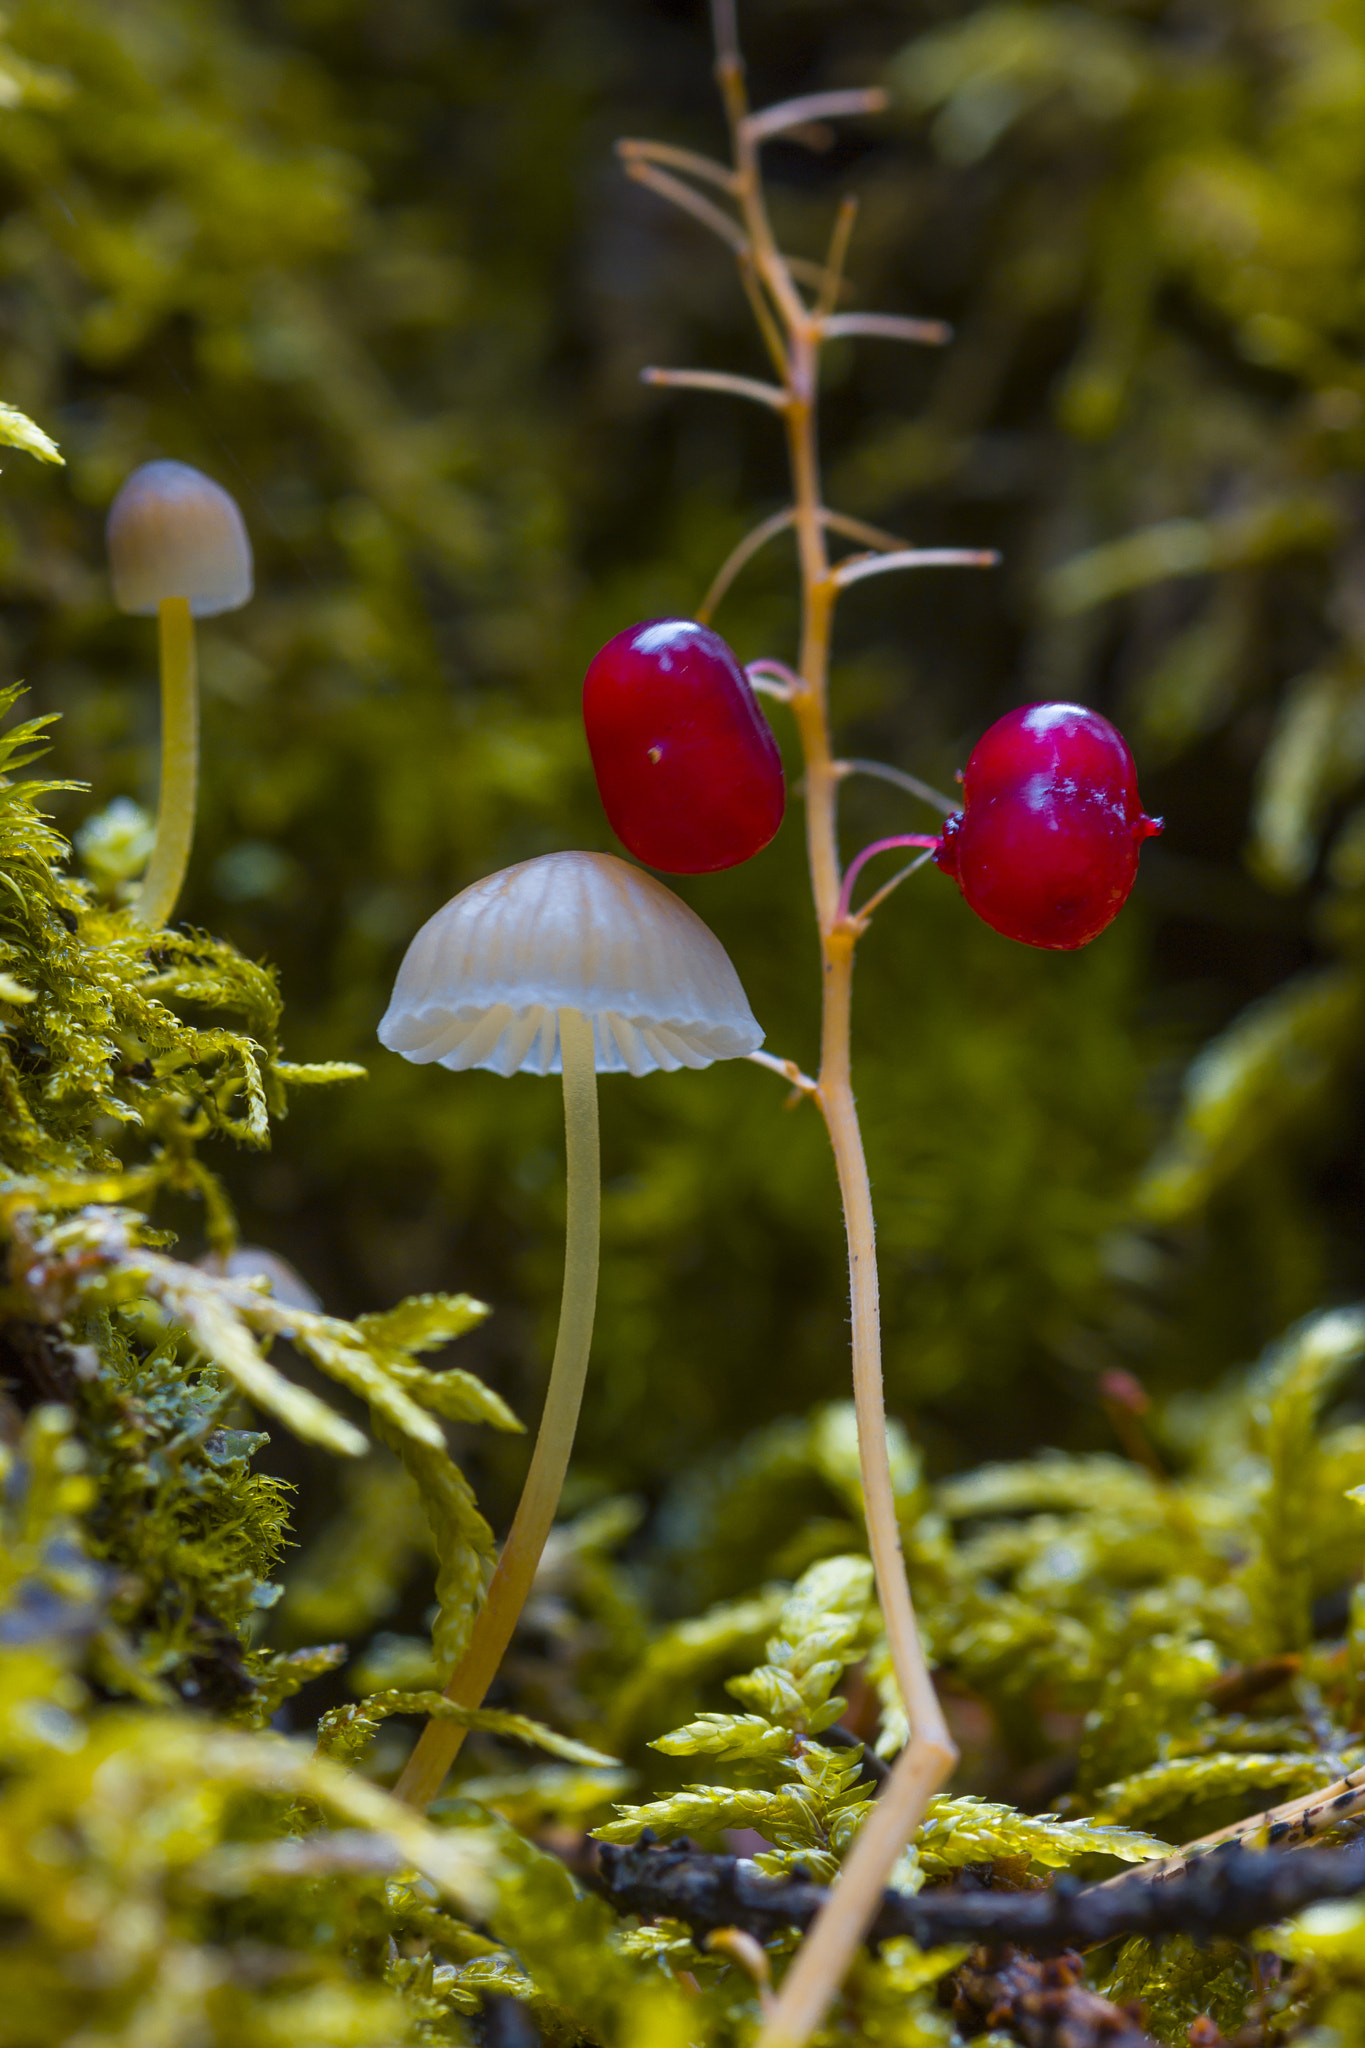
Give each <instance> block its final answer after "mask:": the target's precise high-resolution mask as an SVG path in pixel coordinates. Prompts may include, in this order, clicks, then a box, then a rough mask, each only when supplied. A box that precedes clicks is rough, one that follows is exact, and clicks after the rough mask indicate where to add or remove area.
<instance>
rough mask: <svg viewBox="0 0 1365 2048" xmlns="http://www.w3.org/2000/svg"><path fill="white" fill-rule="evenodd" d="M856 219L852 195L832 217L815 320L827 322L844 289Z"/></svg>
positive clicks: (844, 199) (854, 200)
mask: <svg viewBox="0 0 1365 2048" xmlns="http://www.w3.org/2000/svg"><path fill="white" fill-rule="evenodd" d="M857 218H858V202H857V200H856V198H855V197H854V196H853V194H852V193H849V194H847V195H846V197H845V198H843V199H841V200H840V202H839V211H838V213H836V215H835V216H834V230H833V233H832V234H831V235H830V238H829V249H828V251H827V253H826V256H825V281H824V283H823V284H822V285H821V287H820V296H819V298H818V299H817V300H816V302H815V317H816V319H817V320H827V319H828V318H829V316H830V315H831V314H832V313H833V311H834V308H835V307H836V306H837V305H838V303H839V294H840V292H841V291H842V290H843V288H844V264H845V261H846V260H847V257H848V245H849V243H850V241H851V240H852V238H853V224H854V222H855V221H856V220H857Z"/></svg>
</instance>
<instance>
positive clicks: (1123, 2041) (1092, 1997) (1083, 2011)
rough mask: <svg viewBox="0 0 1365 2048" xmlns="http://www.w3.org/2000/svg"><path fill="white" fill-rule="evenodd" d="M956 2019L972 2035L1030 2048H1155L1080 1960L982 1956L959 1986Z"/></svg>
mask: <svg viewBox="0 0 1365 2048" xmlns="http://www.w3.org/2000/svg"><path fill="white" fill-rule="evenodd" d="M952 1991H953V2017H954V2019H955V2020H956V2021H957V2022H958V2024H959V2026H961V2027H962V2029H963V2031H964V2032H965V2033H968V2034H979V2033H981V2032H982V2031H983V2030H987V2029H988V2030H990V2031H991V2032H995V2033H1007V2034H1012V2035H1013V2037H1014V2039H1015V2040H1016V2041H1022V2042H1023V2043H1024V2044H1025V2048H1155V2043H1154V2042H1153V2039H1152V2036H1151V2035H1150V2034H1148V2033H1144V2031H1143V2029H1142V2027H1141V2026H1140V2025H1139V2024H1138V2022H1137V2020H1136V2019H1135V2018H1134V2016H1133V2014H1132V2013H1131V2012H1126V2011H1125V2010H1124V2008H1123V2007H1122V2006H1121V2005H1113V2004H1111V2003H1110V2001H1109V2000H1108V1999H1107V1998H1101V1997H1100V1995H1099V1993H1098V1992H1097V1991H1091V1990H1090V1989H1089V1987H1088V1986H1087V1985H1086V1984H1085V1983H1084V1982H1083V1981H1082V1977H1081V1959H1080V1957H1079V1956H1078V1955H1073V1954H1068V1955H1061V1956H1053V1957H1052V1958H1051V1959H1050V1960H1049V1961H1047V1962H1045V1963H1040V1962H1037V1961H1035V1959H1034V1958H1033V1957H1032V1956H1022V1955H1019V1954H1017V1953H1016V1952H1015V1951H1014V1950H1012V1949H1007V1950H1006V1951H1005V1952H1004V1954H1003V1955H1002V1954H1000V1953H998V1952H997V1953H996V1954H991V1953H989V1952H988V1951H987V1950H985V1949H974V1950H973V1951H972V1953H971V1955H970V1956H968V1958H967V1960H966V1962H965V1963H963V1964H961V1965H960V1967H959V1968H958V1969H957V1970H955V1971H954V1973H953V1978H952Z"/></svg>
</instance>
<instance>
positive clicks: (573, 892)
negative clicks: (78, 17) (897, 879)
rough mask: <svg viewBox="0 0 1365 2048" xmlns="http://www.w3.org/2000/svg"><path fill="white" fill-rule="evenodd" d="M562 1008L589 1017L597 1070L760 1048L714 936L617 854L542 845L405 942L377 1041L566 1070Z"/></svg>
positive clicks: (697, 1060) (393, 1047)
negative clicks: (543, 850)
mask: <svg viewBox="0 0 1365 2048" xmlns="http://www.w3.org/2000/svg"><path fill="white" fill-rule="evenodd" d="M560 1010H577V1011H579V1012H580V1013H581V1014H582V1015H583V1016H584V1017H586V1018H588V1019H589V1020H590V1022H591V1024H592V1027H593V1045H594V1050H595V1053H596V1066H597V1071H598V1073H599V1074H619V1073H631V1074H649V1073H653V1072H654V1070H655V1069H656V1068H659V1067H662V1068H663V1069H664V1070H665V1071H666V1072H669V1073H671V1072H672V1071H673V1070H674V1069H675V1068H677V1067H709V1066H710V1064H711V1062H712V1061H713V1060H730V1059H738V1058H740V1057H741V1056H742V1055H743V1054H745V1053H750V1052H755V1051H757V1049H758V1047H759V1046H760V1045H761V1044H762V1043H763V1033H762V1032H761V1031H760V1030H759V1027H758V1024H757V1022H756V1020H755V1018H754V1014H753V1012H752V1010H751V1009H750V1008H749V1004H748V999H747V998H746V996H745V994H744V990H743V989H742V988H741V987H740V982H739V976H738V975H737V974H736V973H735V970H734V968H733V967H732V966H731V964H730V958H729V955H728V954H727V953H726V951H725V948H724V947H723V946H722V945H721V943H720V941H719V939H717V938H716V937H715V936H714V934H713V933H712V932H710V931H709V930H708V929H707V927H706V926H705V925H704V924H703V923H702V921H701V919H700V918H699V917H698V916H697V915H696V914H695V912H693V911H691V910H689V909H688V907H687V905H686V904H685V903H683V902H682V901H681V900H680V899H679V898H678V897H677V896H675V895H674V894H673V891H672V890H671V889H665V887H664V885H663V883H662V882H656V881H655V879H654V877H653V875H647V874H645V873H644V871H643V870H642V869H640V868H636V867H632V866H631V865H630V864H629V862H628V861H624V860H618V859H617V858H616V856H615V855H614V854H610V853H547V854H542V855H541V857H540V858H539V859H538V860H524V861H521V862H520V863H519V864H518V865H517V866H516V867H514V868H504V869H502V870H501V872H500V873H498V874H496V875H488V876H486V877H485V878H484V880H483V881H481V882H475V883H474V885H473V887H472V888H469V889H466V890H464V891H463V892H462V893H461V894H460V895H459V896H456V897H454V898H453V899H452V900H451V901H450V902H449V903H447V904H446V906H445V908H444V910H438V911H437V913H436V915H435V917H432V918H429V919H428V920H427V922H426V923H425V924H424V925H423V926H422V929H421V931H419V932H418V934H417V936H416V938H415V939H414V940H413V942H412V944H411V945H410V946H409V947H408V950H407V953H406V955H405V957H404V960H403V964H402V966H401V967H400V968H399V970H398V980H397V982H396V983H395V985H394V991H393V1000H392V1002H391V1003H390V1004H389V1007H388V1009H387V1011H386V1012H385V1014H384V1019H383V1022H382V1023H381V1024H380V1026H379V1037H380V1041H381V1043H382V1044H384V1045H386V1046H388V1048H389V1050H390V1051H391V1052H400V1053H402V1055H403V1057H404V1059H409V1060H415V1061H417V1062H418V1063H419V1064H425V1063H426V1062H427V1061H430V1060H439V1061H440V1063H441V1065H442V1066H443V1067H454V1068H457V1069H459V1068H463V1067H488V1068H490V1069H491V1070H492V1072H493V1073H495V1074H557V1073H558V1072H559V1071H560V1049H559V1017H558V1012H559V1011H560Z"/></svg>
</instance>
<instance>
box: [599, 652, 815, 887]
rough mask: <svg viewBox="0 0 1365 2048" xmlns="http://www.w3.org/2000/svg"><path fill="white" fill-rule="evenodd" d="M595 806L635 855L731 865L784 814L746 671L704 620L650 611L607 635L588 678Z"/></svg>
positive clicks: (701, 867)
mask: <svg viewBox="0 0 1365 2048" xmlns="http://www.w3.org/2000/svg"><path fill="white" fill-rule="evenodd" d="M583 723H584V725H585V726H586V728H587V734H588V750H589V752H590V753H591V755H592V765H593V768H594V769H595V771H596V774H597V787H598V790H599V791H600V793H601V797H602V805H603V808H604V810H605V811H606V814H607V816H608V818H609V819H610V820H611V825H612V830H613V831H614V832H615V833H616V834H617V836H618V837H619V838H620V839H621V840H622V841H623V842H624V843H625V845H626V846H627V847H628V848H629V849H630V851H631V852H632V853H633V854H634V855H635V857H636V859H637V860H642V861H644V862H646V863H647V865H648V866H650V867H652V868H663V869H664V871H665V872H666V873H668V874H672V875H702V874H709V873H710V872H711V871H712V870H713V869H715V868H732V867H734V866H735V865H736V864H737V863H738V862H739V861H742V860H748V859H749V858H750V856H751V855H752V854H755V853H758V852H759V851H760V850H761V849H762V848H763V847H765V846H766V845H767V844H768V841H769V840H770V839H771V838H772V836H773V834H774V833H775V832H776V830H777V828H778V826H779V825H780V824H781V823H782V811H783V806H784V805H785V803H786V786H785V784H784V782H783V777H782V756H781V755H780V754H779V753H778V750H777V742H776V740H775V739H774V738H773V736H772V733H771V731H770V730H769V727H768V721H767V720H766V719H765V718H764V716H763V713H762V712H761V711H760V710H759V708H758V700H757V698H756V697H755V696H754V692H753V688H752V686H751V685H750V682H749V679H748V677H747V676H746V675H745V673H744V671H743V669H742V668H741V667H740V665H739V663H738V661H737V660H736V659H735V656H734V655H733V654H732V653H731V651H730V649H729V648H728V647H727V646H726V644H725V642H724V641H723V640H722V639H721V637H720V635H719V633H713V632H712V631H711V629H710V627H709V626H699V625H698V624H697V623H696V621H695V620H694V619H646V620H645V621H644V623H643V624H642V625H639V626H631V627H630V628H629V629H628V630H627V631H626V632H624V633H618V634H617V635H616V638H615V639H614V640H608V642H607V644H606V646H605V647H604V648H603V649H602V651H601V653H600V654H597V655H595V656H594V657H593V661H592V664H591V666H590V668H589V669H588V673H587V677H586V679H585V681H584V684H583Z"/></svg>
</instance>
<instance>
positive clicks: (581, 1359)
mask: <svg viewBox="0 0 1365 2048" xmlns="http://www.w3.org/2000/svg"><path fill="white" fill-rule="evenodd" d="M559 1044H560V1055H561V1060H562V1064H563V1070H564V1148H565V1153H566V1157H567V1168H568V1173H567V1179H568V1221H567V1228H566V1232H565V1241H564V1292H563V1295H562V1296H561V1299H560V1308H559V1335H558V1337H557V1338H556V1340H555V1355H554V1362H553V1364H552V1365H551V1367H550V1384H549V1386H548V1387H547V1388H546V1391H545V1407H544V1410H543V1412H542V1414H541V1418H540V1430H539V1433H538V1435H537V1437H536V1447H535V1450H534V1452H533V1453H532V1456H531V1469H530V1471H529V1472H528V1473H527V1475H526V1484H525V1486H524V1487H523V1488H522V1495H521V1500H520V1502H519V1504H518V1507H517V1512H516V1515H515V1516H514V1518H513V1521H512V1527H511V1531H510V1533H509V1535H508V1538H507V1541H506V1543H505V1544H504V1545H503V1551H502V1556H501V1557H500V1558H499V1560H498V1568H497V1570H496V1571H495V1572H494V1574H493V1579H492V1583H491V1584H490V1586H489V1588H488V1598H487V1599H486V1600H485V1601H484V1604H483V1606H482V1608H481V1609H480V1610H479V1617H478V1620H477V1621H476V1622H475V1624H474V1631H473V1634H472V1635H471V1636H470V1639H469V1648H468V1649H467V1650H466V1651H465V1653H464V1656H463V1657H462V1658H461V1659H460V1662H459V1663H458V1665H457V1666H456V1667H455V1670H454V1672H453V1673H452V1675H451V1678H450V1681H449V1683H448V1684H447V1686H446V1689H445V1690H446V1698H447V1699H449V1700H454V1701H455V1702H456V1704H457V1705H458V1706H462V1707H478V1706H481V1705H482V1704H483V1698H484V1694H485V1693H486V1692H487V1691H488V1688H489V1686H490V1685H491V1684H492V1682H493V1679H494V1677H495V1676H496V1674H497V1669H498V1666H499V1664H501V1662H502V1658H503V1652H504V1651H505V1650H506V1648H507V1645H508V1643H509V1642H510V1641H511V1639H512V1631H513V1630H514V1629H515V1627H516V1625H517V1617H518V1616H519V1615H520V1613H521V1610H522V1608H523V1607H524V1606H525V1604H526V1596H527V1594H528V1593H529V1592H530V1590H531V1582H532V1580H533V1579H534V1578H535V1575H536V1566H537V1565H538V1564H539V1563H540V1554H541V1552H542V1551H543V1550H544V1548H545V1539H546V1537H547V1536H548V1535H549V1533H550V1530H551V1527H552V1526H553V1523H554V1518H555V1510H556V1508H557V1507H558V1506H559V1496H560V1494H561V1492H562V1491H563V1487H564V1475H565V1473H566V1472H567V1470H568V1466H569V1453H570V1451H571V1450H572V1448H573V1440H574V1431H575V1430H576V1428H577V1427H578V1411H579V1407H580V1405H581V1403H582V1399H583V1383H584V1380H585V1379H586V1377H587V1371H588V1351H589V1348H590V1346H591V1344H592V1324H593V1314H594V1311H595V1309H596V1306H597V1258H598V1247H599V1243H600V1239H601V1220H602V1180H601V1154H600V1149H599V1146H598V1137H597V1067H596V1057H595V1053H594V1048H593V1027H592V1022H591V1020H590V1019H589V1018H587V1017H585V1016H584V1015H583V1013H582V1012H581V1011H580V1010H561V1011H560V1012H559ZM465 1733H466V1731H465V1730H464V1729H463V1728H457V1727H455V1726H453V1725H452V1724H451V1723H450V1722H449V1721H428V1723H427V1725H426V1727H425V1728H424V1729H423V1731H422V1734H421V1737H420V1739H419V1740H418V1743H417V1747H416V1748H415V1749H414V1750H413V1752H412V1755H411V1756H410V1757H409V1758H408V1761H407V1763H406V1765H405V1766H404V1768H403V1771H402V1774H401V1776H400V1777H399V1779H398V1782H397V1783H396V1785H395V1786H394V1788H393V1789H394V1792H395V1794H396V1796H397V1797H398V1798H399V1799H405V1800H406V1801H407V1803H408V1804H409V1806H415V1807H416V1808H417V1810H418V1812H419V1813H424V1812H425V1811H426V1809H427V1807H428V1806H430V1804H431V1802H432V1800H433V1799H434V1798H435V1797H436V1794H437V1793H438V1792H439V1791H440V1789H441V1784H442V1781H443V1780H444V1778H445V1775H446V1772H447V1771H448V1770H449V1769H450V1766H451V1764H452V1763H453V1762H454V1761H455V1757H456V1755H457V1753H458V1751H459V1748H460V1744H461V1743H462V1742H463V1741H464V1738H465Z"/></svg>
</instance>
